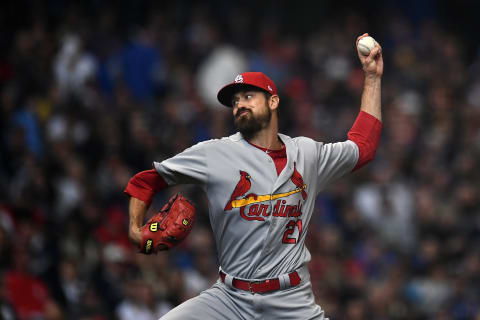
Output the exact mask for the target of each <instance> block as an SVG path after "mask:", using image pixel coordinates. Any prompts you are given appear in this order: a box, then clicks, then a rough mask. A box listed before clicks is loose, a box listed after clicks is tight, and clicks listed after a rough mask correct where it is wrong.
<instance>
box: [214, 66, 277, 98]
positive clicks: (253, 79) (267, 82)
mask: <svg viewBox="0 0 480 320" xmlns="http://www.w3.org/2000/svg"><path fill="white" fill-rule="evenodd" d="M242 86H254V87H257V88H259V89H262V90H263V91H266V92H268V93H270V94H272V95H275V94H277V87H276V86H275V83H273V81H272V79H270V78H269V77H267V76H266V75H265V74H264V73H262V72H244V73H241V74H239V75H237V76H236V77H235V80H233V82H232V83H229V84H227V85H226V86H224V87H223V88H222V89H220V91H218V94H217V99H218V101H220V103H221V104H223V105H224V106H227V107H232V98H233V95H234V94H235V92H237V90H238V89H239V88H241V87H242Z"/></svg>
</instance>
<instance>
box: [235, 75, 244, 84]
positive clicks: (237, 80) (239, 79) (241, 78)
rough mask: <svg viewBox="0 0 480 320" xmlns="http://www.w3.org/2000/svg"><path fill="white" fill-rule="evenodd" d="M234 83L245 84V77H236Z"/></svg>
mask: <svg viewBox="0 0 480 320" xmlns="http://www.w3.org/2000/svg"><path fill="white" fill-rule="evenodd" d="M234 82H235V83H243V77H242V75H241V74H239V75H238V76H236V77H235V80H234Z"/></svg>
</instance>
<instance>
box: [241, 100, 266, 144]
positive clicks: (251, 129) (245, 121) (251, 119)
mask: <svg viewBox="0 0 480 320" xmlns="http://www.w3.org/2000/svg"><path fill="white" fill-rule="evenodd" d="M265 109H266V112H265V113H262V114H259V115H258V116H257V117H256V118H255V116H254V115H253V113H252V112H251V111H250V110H248V111H246V112H248V113H250V115H249V116H248V115H247V116H240V117H235V119H234V124H235V128H237V130H238V131H240V133H241V134H242V136H243V137H244V138H245V139H246V140H250V139H251V138H253V137H254V136H255V135H256V134H257V133H258V132H259V131H260V130H262V129H263V128H265V127H267V125H268V124H269V122H270V119H271V118H272V111H271V110H270V108H269V107H266V108H265Z"/></svg>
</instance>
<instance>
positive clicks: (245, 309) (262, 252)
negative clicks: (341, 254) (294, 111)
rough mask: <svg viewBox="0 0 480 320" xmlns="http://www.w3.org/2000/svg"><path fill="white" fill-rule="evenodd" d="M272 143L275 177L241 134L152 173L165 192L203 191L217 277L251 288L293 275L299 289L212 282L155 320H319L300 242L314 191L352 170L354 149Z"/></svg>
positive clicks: (347, 144) (202, 146)
mask: <svg viewBox="0 0 480 320" xmlns="http://www.w3.org/2000/svg"><path fill="white" fill-rule="evenodd" d="M278 136H279V138H280V139H281V140H282V142H283V143H284V144H285V147H286V153H287V164H286V166H285V168H284V169H283V171H282V172H281V173H280V175H278V174H277V171H276V168H275V164H274V161H273V160H272V158H271V157H270V156H269V155H268V154H267V153H266V152H264V151H262V150H260V149H258V148H256V147H254V146H252V145H251V144H249V143H248V142H247V141H246V140H244V139H243V137H242V135H241V134H240V133H237V134H234V135H232V136H230V137H225V138H222V139H218V140H209V141H205V142H201V143H198V144H196V145H194V146H193V147H191V148H188V149H186V150H185V151H183V152H182V153H179V154H177V155H176V156H174V157H172V158H170V159H167V160H165V161H163V162H160V163H159V162H154V166H155V169H156V170H157V172H158V173H159V174H160V175H161V176H162V177H163V178H164V179H165V181H166V182H167V183H168V185H176V184H185V183H195V184H198V185H200V186H201V187H202V188H203V190H204V191H205V193H206V195H207V197H208V201H209V216H210V223H211V226H212V230H213V234H214V237H215V242H216V246H217V251H218V260H219V262H220V268H221V269H222V271H224V272H225V273H226V274H228V275H229V276H232V277H235V278H239V279H247V280H252V281H255V280H264V279H271V278H277V277H279V276H280V277H282V276H283V277H284V276H285V275H286V274H288V273H289V272H292V271H295V270H297V272H299V274H300V277H301V283H300V285H298V286H296V287H291V288H286V289H282V290H277V291H274V292H269V293H265V294H252V293H250V292H246V291H243V290H237V289H235V288H233V287H231V286H229V285H226V284H224V283H223V282H221V281H218V282H217V283H216V284H215V285H214V286H213V287H212V288H210V289H208V290H206V291H204V292H202V293H201V294H200V295H199V296H197V297H195V298H193V299H190V300H188V301H186V302H185V303H183V304H181V305H179V306H178V307H176V308H175V309H173V310H172V311H170V312H169V313H168V314H167V315H165V316H164V317H163V318H162V319H168V320H170V319H324V316H323V311H322V310H321V308H320V307H319V306H318V305H316V304H315V302H314V297H313V293H312V289H311V283H310V276H309V274H308V270H307V267H306V264H307V262H309V261H310V258H311V256H310V253H309V251H308V249H307V248H306V246H305V244H304V242H305V237H306V233H307V229H308V224H309V221H310V218H311V215H312V212H313V207H314V204H315V198H316V196H317V194H318V192H320V191H321V190H322V189H323V188H324V187H325V186H326V185H328V184H329V183H330V182H332V181H334V180H335V179H337V178H339V177H341V176H342V175H344V174H345V173H348V172H350V171H351V170H352V169H353V168H354V166H355V164H356V163H357V160H358V147H357V145H356V144H355V143H354V142H352V141H349V140H347V141H344V142H338V143H329V144H324V143H321V142H316V141H314V140H312V139H310V138H306V137H297V138H290V137H288V136H286V135H282V134H279V135H278ZM235 190H236V191H238V192H237V193H235Z"/></svg>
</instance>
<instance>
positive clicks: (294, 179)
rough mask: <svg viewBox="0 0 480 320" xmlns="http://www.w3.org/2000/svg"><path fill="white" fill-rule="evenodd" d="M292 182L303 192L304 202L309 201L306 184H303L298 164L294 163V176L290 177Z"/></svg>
mask: <svg viewBox="0 0 480 320" xmlns="http://www.w3.org/2000/svg"><path fill="white" fill-rule="evenodd" d="M290 180H292V182H293V183H294V184H295V185H296V186H297V188H300V189H301V190H302V198H303V200H305V199H307V193H306V192H305V184H304V183H303V177H302V175H301V174H300V172H298V171H297V163H296V162H294V163H293V174H292V176H291V177H290Z"/></svg>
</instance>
